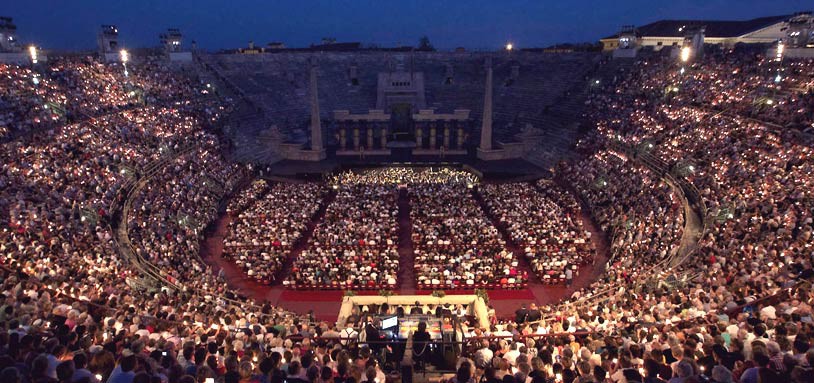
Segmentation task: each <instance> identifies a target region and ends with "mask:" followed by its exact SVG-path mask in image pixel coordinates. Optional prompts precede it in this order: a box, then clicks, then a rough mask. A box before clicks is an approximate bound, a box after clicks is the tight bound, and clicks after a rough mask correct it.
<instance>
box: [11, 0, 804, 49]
mask: <svg viewBox="0 0 814 383" xmlns="http://www.w3.org/2000/svg"><path fill="white" fill-rule="evenodd" d="M0 3H2V4H0V15H2V16H11V17H13V18H14V20H15V23H16V24H17V27H18V37H19V38H20V40H21V41H23V42H25V43H28V42H36V43H37V44H38V45H41V46H43V47H44V48H46V49H70V50H75V49H84V48H93V47H95V44H96V42H95V41H96V40H95V35H96V31H97V29H98V27H99V25H101V24H116V25H118V27H119V33H120V40H121V42H122V43H123V44H125V45H126V46H130V47H136V46H139V47H143V46H155V45H157V44H158V37H157V36H158V34H159V33H160V32H162V31H164V30H166V28H168V27H177V28H180V29H181V31H182V33H184V35H185V41H184V43H185V44H188V43H189V42H190V40H193V39H194V40H197V42H198V46H199V47H202V48H206V49H219V48H234V47H238V46H245V45H246V44H247V42H248V41H249V40H254V41H255V42H256V43H258V44H265V43H267V42H269V41H282V42H284V43H285V44H286V45H287V46H293V47H299V46H308V45H309V44H312V43H317V42H319V40H320V39H321V38H322V37H326V36H331V37H335V38H336V39H337V40H338V41H360V42H363V43H376V44H379V45H381V46H393V45H395V44H405V45H407V44H410V45H414V44H416V42H417V41H418V39H419V37H421V36H422V35H427V36H429V37H430V40H431V41H432V43H433V44H434V45H435V46H436V47H437V48H439V49H452V48H455V47H457V46H464V47H467V48H470V49H484V48H489V49H492V48H496V47H500V46H502V45H503V44H504V43H505V42H506V41H509V40H511V41H513V42H514V43H515V45H516V47H518V48H521V47H530V46H535V47H539V46H546V45H550V44H553V43H558V42H581V41H596V40H597V39H599V38H600V37H602V36H605V35H608V34H612V33H614V32H616V31H617V30H618V29H619V27H620V26H621V25H623V24H635V25H642V24H646V23H648V22H651V21H655V20H658V19H667V18H673V19H676V18H687V19H699V18H705V19H747V18H753V17H760V16H770V15H779V14H788V13H793V12H795V11H801V10H809V9H811V8H814V3H812V2H811V1H810V0H806V1H803V0H729V1H724V0H669V1H664V0H618V1H606V0H595V1H589V0H567V1H541V0H538V1H512V0H503V1H481V0H468V1H448V0H435V1H393V0H378V1H376V0H358V1H350V0H334V1H314V0H298V1H288V0H285V1H282V0H278V1H273V0H267V1H260V0H254V1H248V0H230V1H215V0H199V1H186V0H163V1H161V0H129V1H120V0H73V1H70V0H69V1H58V0H3V1H2V2H0Z"/></svg>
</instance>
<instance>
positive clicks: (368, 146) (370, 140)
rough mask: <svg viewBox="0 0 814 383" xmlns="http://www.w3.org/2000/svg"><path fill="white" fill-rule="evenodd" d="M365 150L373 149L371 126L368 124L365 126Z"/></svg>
mask: <svg viewBox="0 0 814 383" xmlns="http://www.w3.org/2000/svg"><path fill="white" fill-rule="evenodd" d="M367 149H368V150H372V149H373V125H372V124H368V126H367Z"/></svg>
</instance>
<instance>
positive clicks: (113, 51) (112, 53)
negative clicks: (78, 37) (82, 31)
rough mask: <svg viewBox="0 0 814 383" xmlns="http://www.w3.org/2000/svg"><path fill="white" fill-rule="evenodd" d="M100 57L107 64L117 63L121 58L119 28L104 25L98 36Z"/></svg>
mask: <svg viewBox="0 0 814 383" xmlns="http://www.w3.org/2000/svg"><path fill="white" fill-rule="evenodd" d="M96 43H97V46H98V48H99V56H100V57H101V58H102V60H103V61H105V62H115V61H117V60H118V59H119V58H120V57H119V28H117V27H116V26H115V25H102V26H101V27H100V28H99V33H98V34H97V35H96Z"/></svg>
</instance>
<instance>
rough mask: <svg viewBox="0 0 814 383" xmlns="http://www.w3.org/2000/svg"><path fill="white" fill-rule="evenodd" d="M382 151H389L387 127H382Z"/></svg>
mask: <svg viewBox="0 0 814 383" xmlns="http://www.w3.org/2000/svg"><path fill="white" fill-rule="evenodd" d="M381 127H382V150H384V149H387V125H382V126H381Z"/></svg>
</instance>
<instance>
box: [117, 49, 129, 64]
mask: <svg viewBox="0 0 814 383" xmlns="http://www.w3.org/2000/svg"><path fill="white" fill-rule="evenodd" d="M119 57H120V58H121V60H122V62H123V63H125V64H127V62H128V61H130V53H129V52H127V50H126V49H122V50H120V51H119Z"/></svg>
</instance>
